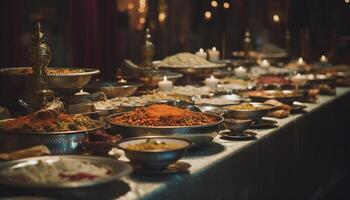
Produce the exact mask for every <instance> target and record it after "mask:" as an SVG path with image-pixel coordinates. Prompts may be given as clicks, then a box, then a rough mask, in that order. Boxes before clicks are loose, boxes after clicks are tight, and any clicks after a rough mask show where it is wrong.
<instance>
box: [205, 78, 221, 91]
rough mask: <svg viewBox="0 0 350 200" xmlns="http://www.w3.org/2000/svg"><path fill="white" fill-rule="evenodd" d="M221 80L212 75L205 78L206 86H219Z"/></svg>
mask: <svg viewBox="0 0 350 200" xmlns="http://www.w3.org/2000/svg"><path fill="white" fill-rule="evenodd" d="M218 83H219V80H218V79H216V78H214V76H210V78H207V79H205V86H207V87H210V88H211V89H216V88H217V87H218Z"/></svg>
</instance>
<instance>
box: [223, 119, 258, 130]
mask: <svg viewBox="0 0 350 200" xmlns="http://www.w3.org/2000/svg"><path fill="white" fill-rule="evenodd" d="M252 122H253V121H252V120H249V119H225V121H224V125H225V128H226V129H228V130H230V131H231V132H235V133H241V132H243V131H245V130H247V129H249V127H250V125H251V124H252Z"/></svg>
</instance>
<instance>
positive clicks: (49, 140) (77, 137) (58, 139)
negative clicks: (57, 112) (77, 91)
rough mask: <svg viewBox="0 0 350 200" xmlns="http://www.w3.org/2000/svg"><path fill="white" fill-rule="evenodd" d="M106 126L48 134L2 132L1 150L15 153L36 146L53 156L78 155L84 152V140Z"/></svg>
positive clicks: (0, 135)
mask: <svg viewBox="0 0 350 200" xmlns="http://www.w3.org/2000/svg"><path fill="white" fill-rule="evenodd" d="M103 127H104V125H101V126H98V127H96V128H93V129H88V130H78V131H65V132H46V133H18V132H17V133H16V132H4V131H2V132H0V150H1V151H15V150H19V149H25V148H29V147H32V146H35V145H45V146H47V147H48V148H49V150H50V152H51V154H53V155H60V154H77V153H81V151H82V139H83V138H84V137H85V136H86V135H87V134H88V133H91V132H93V131H96V130H99V129H103Z"/></svg>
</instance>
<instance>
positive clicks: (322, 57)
mask: <svg viewBox="0 0 350 200" xmlns="http://www.w3.org/2000/svg"><path fill="white" fill-rule="evenodd" d="M320 62H321V63H327V62H328V59H327V57H326V56H325V55H322V56H321V57H320Z"/></svg>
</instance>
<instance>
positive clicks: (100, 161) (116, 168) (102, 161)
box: [0, 156, 132, 189]
mask: <svg viewBox="0 0 350 200" xmlns="http://www.w3.org/2000/svg"><path fill="white" fill-rule="evenodd" d="M61 158H64V159H73V160H78V161H84V162H89V163H92V164H96V165H99V166H104V167H107V168H109V169H110V170H111V175H110V176H107V177H101V178H98V179H96V180H91V181H80V182H77V181H76V182H65V183H52V184H47V183H46V184H39V183H32V182H25V181H10V180H6V179H5V178H1V179H0V183H1V184H3V185H8V186H13V187H21V188H40V189H59V188H61V189H63V188H80V187H88V186H96V185H99V184H103V183H108V182H112V181H115V180H118V179H120V178H122V177H124V176H127V175H129V174H130V173H131V172H132V166H130V165H129V164H127V163H125V162H121V161H118V160H116V159H111V158H103V157H94V156H42V157H32V158H25V159H20V160H15V161H8V162H2V163H0V171H2V170H5V169H9V168H13V167H23V166H26V165H33V164H35V163H36V162H38V161H44V162H54V161H56V160H58V159H61Z"/></svg>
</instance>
